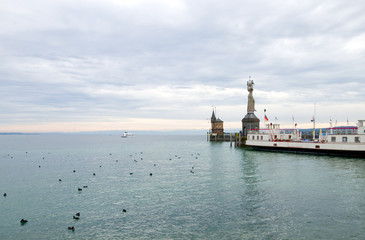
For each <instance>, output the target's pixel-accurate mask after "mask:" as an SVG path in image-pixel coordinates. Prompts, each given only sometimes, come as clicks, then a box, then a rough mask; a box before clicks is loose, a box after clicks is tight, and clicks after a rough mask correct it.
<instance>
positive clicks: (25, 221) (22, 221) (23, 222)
mask: <svg viewBox="0 0 365 240" xmlns="http://www.w3.org/2000/svg"><path fill="white" fill-rule="evenodd" d="M27 222H28V220H25V219H24V218H22V220H20V223H21V224H25V223H27Z"/></svg>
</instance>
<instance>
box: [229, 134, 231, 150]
mask: <svg viewBox="0 0 365 240" xmlns="http://www.w3.org/2000/svg"><path fill="white" fill-rule="evenodd" d="M229 146H230V147H232V133H230V134H229Z"/></svg>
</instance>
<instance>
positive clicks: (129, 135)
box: [122, 132, 133, 138]
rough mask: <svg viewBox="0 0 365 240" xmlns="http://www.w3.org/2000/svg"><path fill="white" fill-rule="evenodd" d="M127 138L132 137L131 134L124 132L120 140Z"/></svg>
mask: <svg viewBox="0 0 365 240" xmlns="http://www.w3.org/2000/svg"><path fill="white" fill-rule="evenodd" d="M128 137H133V133H129V132H124V133H123V134H122V138H128Z"/></svg>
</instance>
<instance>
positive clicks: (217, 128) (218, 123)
mask: <svg viewBox="0 0 365 240" xmlns="http://www.w3.org/2000/svg"><path fill="white" fill-rule="evenodd" d="M210 123H211V125H212V134H216V135H223V134H224V128H223V121H222V120H220V119H219V118H216V117H215V113H214V109H213V113H212V117H211V118H210Z"/></svg>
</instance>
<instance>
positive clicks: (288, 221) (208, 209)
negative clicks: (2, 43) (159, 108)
mask: <svg viewBox="0 0 365 240" xmlns="http://www.w3.org/2000/svg"><path fill="white" fill-rule="evenodd" d="M74 171H75V172H74ZM150 173H152V176H151V175H150ZM94 174H95V175H94ZM59 180H61V181H59ZM84 186H85V188H84ZM86 186H87V188H86ZM78 188H81V189H82V191H79V190H78ZM4 193H6V194H7V196H5V197H4V196H3V194H4ZM0 194H1V195H0V239H38V240H39V239H365V201H364V200H365V161H364V160H363V159H354V158H342V157H325V156H318V157H317V156H310V155H296V154H284V153H283V154H281V153H267V152H256V151H248V150H245V149H242V148H235V147H230V145H229V143H227V142H224V143H216V142H207V141H206V136H134V137H133V138H126V139H123V138H121V137H120V136H115V135H114V136H113V135H108V136H107V135H105V136H104V135H14V136H10V135H9V136H4V135H3V136H0ZM123 209H125V210H126V212H123ZM77 212H80V219H79V220H75V219H73V216H75V214H76V213H77ZM22 218H24V219H27V220H28V223H26V224H24V225H22V224H20V220H21V219H22ZM69 226H74V227H75V230H74V231H72V230H68V227H69Z"/></svg>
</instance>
